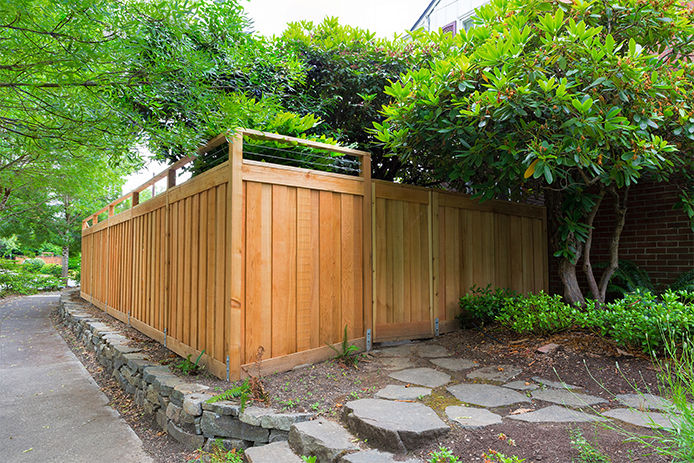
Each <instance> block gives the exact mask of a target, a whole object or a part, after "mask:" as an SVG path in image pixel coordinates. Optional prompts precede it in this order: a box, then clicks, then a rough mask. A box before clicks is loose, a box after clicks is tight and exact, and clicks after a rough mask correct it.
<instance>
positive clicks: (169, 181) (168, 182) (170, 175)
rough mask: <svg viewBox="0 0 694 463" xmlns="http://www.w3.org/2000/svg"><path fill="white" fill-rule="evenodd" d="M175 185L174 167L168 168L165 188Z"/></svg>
mask: <svg viewBox="0 0 694 463" xmlns="http://www.w3.org/2000/svg"><path fill="white" fill-rule="evenodd" d="M175 186H176V169H169V171H168V172H167V174H166V189H167V190H168V189H169V188H173V187H175Z"/></svg>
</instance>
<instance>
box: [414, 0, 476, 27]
mask: <svg viewBox="0 0 694 463" xmlns="http://www.w3.org/2000/svg"><path fill="white" fill-rule="evenodd" d="M487 2H488V0H432V1H431V2H430V3H429V5H428V6H427V7H426V9H425V10H424V12H423V13H422V15H421V16H420V17H419V19H417V22H415V23H414V26H412V29H411V30H413V31H414V30H417V29H424V30H427V31H431V32H434V31H437V30H439V29H442V30H443V31H444V32H451V33H453V34H454V35H455V34H456V33H457V32H458V31H460V30H468V29H470V27H472V19H473V18H474V16H475V9H476V8H479V7H480V6H482V5H484V4H485V3H487Z"/></svg>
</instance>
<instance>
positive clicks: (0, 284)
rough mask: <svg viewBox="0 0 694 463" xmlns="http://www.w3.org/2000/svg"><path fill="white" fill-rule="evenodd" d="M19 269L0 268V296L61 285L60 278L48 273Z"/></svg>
mask: <svg viewBox="0 0 694 463" xmlns="http://www.w3.org/2000/svg"><path fill="white" fill-rule="evenodd" d="M17 268H18V269H19V270H7V269H0V297H4V296H7V295H8V294H35V293H37V292H39V291H52V290H56V289H60V288H62V287H63V284H62V282H61V281H60V279H58V278H55V277H53V276H50V275H39V274H34V273H28V272H26V271H23V270H22V269H21V267H19V266H17Z"/></svg>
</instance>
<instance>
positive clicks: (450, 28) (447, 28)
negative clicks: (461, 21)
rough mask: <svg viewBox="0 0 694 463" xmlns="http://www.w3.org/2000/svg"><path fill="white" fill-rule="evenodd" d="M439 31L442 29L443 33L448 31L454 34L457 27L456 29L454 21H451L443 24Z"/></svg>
mask: <svg viewBox="0 0 694 463" xmlns="http://www.w3.org/2000/svg"><path fill="white" fill-rule="evenodd" d="M441 31H442V32H443V33H444V34H445V33H446V32H450V33H451V35H455V33H456V32H457V29H456V22H455V21H453V22H452V23H448V24H446V25H445V26H443V27H442V28H441Z"/></svg>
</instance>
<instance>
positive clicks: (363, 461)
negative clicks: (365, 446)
mask: <svg viewBox="0 0 694 463" xmlns="http://www.w3.org/2000/svg"><path fill="white" fill-rule="evenodd" d="M421 462H422V460H419V459H416V458H408V459H407V460H396V459H395V455H393V454H392V453H387V452H380V451H378V450H362V451H361V452H356V453H350V454H349V455H345V456H344V457H342V458H341V459H340V463H421ZM274 463H283V462H274Z"/></svg>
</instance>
